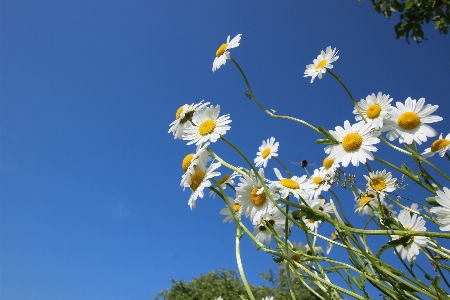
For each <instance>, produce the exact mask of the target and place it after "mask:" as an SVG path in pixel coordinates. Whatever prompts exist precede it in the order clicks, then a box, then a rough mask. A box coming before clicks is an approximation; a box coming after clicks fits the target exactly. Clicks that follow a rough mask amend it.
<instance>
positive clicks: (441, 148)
mask: <svg viewBox="0 0 450 300" xmlns="http://www.w3.org/2000/svg"><path fill="white" fill-rule="evenodd" d="M448 150H450V133H449V134H447V136H446V137H445V139H443V138H442V133H441V134H440V135H439V139H437V140H435V141H434V142H433V144H431V147H430V148H427V149H425V152H423V153H422V155H423V156H425V157H432V156H433V155H434V154H435V153H439V156H440V157H444V155H445V152H447V151H448Z"/></svg>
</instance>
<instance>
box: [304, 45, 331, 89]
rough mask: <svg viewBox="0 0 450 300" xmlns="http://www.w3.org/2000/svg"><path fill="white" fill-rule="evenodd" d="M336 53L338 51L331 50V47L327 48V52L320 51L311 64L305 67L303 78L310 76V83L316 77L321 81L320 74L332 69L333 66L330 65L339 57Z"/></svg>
mask: <svg viewBox="0 0 450 300" xmlns="http://www.w3.org/2000/svg"><path fill="white" fill-rule="evenodd" d="M337 53H338V51H336V48H334V49H333V50H331V46H328V47H327V52H324V51H323V50H322V52H321V53H320V54H319V55H318V56H317V58H316V59H314V60H313V63H312V64H310V65H306V70H305V76H303V77H309V76H312V78H311V83H312V82H313V81H314V79H315V78H316V76H319V79H322V74H325V73H326V72H327V69H332V68H333V65H332V64H331V63H332V62H335V61H336V60H337V59H338V58H339V56H338V55H336V54H337Z"/></svg>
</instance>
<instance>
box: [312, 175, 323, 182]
mask: <svg viewBox="0 0 450 300" xmlns="http://www.w3.org/2000/svg"><path fill="white" fill-rule="evenodd" d="M313 182H314V183H315V184H321V183H322V177H320V176H317V177H314V179H313Z"/></svg>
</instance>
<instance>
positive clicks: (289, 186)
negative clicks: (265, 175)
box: [270, 168, 314, 200]
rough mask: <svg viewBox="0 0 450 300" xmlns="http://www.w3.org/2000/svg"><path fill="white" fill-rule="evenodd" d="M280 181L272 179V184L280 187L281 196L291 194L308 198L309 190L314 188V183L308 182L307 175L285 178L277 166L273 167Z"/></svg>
mask: <svg viewBox="0 0 450 300" xmlns="http://www.w3.org/2000/svg"><path fill="white" fill-rule="evenodd" d="M273 170H274V171H275V175H276V176H277V178H278V179H279V180H278V181H272V182H271V184H270V185H271V186H273V187H276V188H279V189H280V190H279V191H278V192H279V193H280V196H281V198H286V197H287V196H289V194H292V195H294V197H295V198H297V199H299V200H300V198H308V191H309V190H310V189H313V188H314V185H312V184H311V183H309V182H308V178H306V175H303V176H302V177H297V176H292V177H291V178H283V176H281V173H280V171H278V169H277V168H273Z"/></svg>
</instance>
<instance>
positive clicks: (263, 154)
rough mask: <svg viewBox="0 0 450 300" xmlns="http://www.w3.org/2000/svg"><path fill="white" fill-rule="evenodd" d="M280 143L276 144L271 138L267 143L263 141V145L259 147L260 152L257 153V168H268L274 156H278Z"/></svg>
mask: <svg viewBox="0 0 450 300" xmlns="http://www.w3.org/2000/svg"><path fill="white" fill-rule="evenodd" d="M278 146H279V143H278V142H276V143H275V138H274V137H271V138H270V139H267V141H262V145H261V146H260V147H259V151H258V152H257V153H256V155H257V156H256V158H255V164H256V166H257V167H260V166H263V167H264V168H265V167H267V162H268V161H269V159H270V158H272V157H273V156H278V153H277V151H278Z"/></svg>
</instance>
